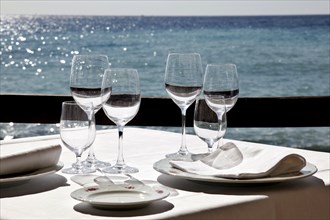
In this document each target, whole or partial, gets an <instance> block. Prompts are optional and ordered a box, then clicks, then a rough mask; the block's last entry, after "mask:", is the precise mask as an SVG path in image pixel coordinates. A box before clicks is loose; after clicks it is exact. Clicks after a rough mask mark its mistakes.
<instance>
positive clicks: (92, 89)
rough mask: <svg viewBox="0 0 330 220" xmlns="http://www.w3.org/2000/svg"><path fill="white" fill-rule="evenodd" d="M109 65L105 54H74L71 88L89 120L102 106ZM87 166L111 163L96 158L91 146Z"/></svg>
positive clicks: (101, 165)
mask: <svg viewBox="0 0 330 220" xmlns="http://www.w3.org/2000/svg"><path fill="white" fill-rule="evenodd" d="M108 67H109V62H108V57H107V56H105V55H98V54H97V55H74V56H73V60H72V66H71V74H70V89H71V94H72V96H73V98H74V100H75V101H76V102H77V103H78V105H79V106H80V107H81V108H82V109H84V110H85V112H86V113H87V114H88V118H89V120H91V119H92V117H94V115H95V114H96V112H97V111H98V110H100V108H101V107H102V97H101V84H102V78H103V74H104V71H105V70H106V69H107V68H108ZM84 164H85V165H86V166H93V167H105V166H109V165H110V163H107V162H103V161H100V160H98V159H97V158H96V156H95V152H94V148H93V146H91V148H90V150H89V154H88V157H87V159H86V160H85V161H84Z"/></svg>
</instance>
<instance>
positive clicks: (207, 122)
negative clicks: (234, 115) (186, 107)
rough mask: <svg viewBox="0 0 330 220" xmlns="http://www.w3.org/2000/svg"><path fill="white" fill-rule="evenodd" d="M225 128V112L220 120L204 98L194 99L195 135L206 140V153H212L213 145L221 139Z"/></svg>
mask: <svg viewBox="0 0 330 220" xmlns="http://www.w3.org/2000/svg"><path fill="white" fill-rule="evenodd" d="M226 129H227V117H226V112H224V113H223V114H222V118H221V120H219V119H218V116H217V114H216V113H215V112H214V111H213V110H212V109H211V108H210V107H209V106H208V105H207V103H206V101H205V99H204V98H202V97H199V98H197V99H196V103H195V111H194V131H195V133H196V135H197V136H198V137H199V138H200V139H202V140H203V141H205V142H206V144H207V148H208V154H209V153H212V151H213V145H214V143H216V142H217V141H218V140H220V139H222V138H223V136H224V135H225V133H226Z"/></svg>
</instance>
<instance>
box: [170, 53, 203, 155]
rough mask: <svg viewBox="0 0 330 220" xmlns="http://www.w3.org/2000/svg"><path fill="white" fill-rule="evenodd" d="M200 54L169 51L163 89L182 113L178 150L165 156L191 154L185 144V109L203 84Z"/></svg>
mask: <svg viewBox="0 0 330 220" xmlns="http://www.w3.org/2000/svg"><path fill="white" fill-rule="evenodd" d="M202 75H203V72H202V61H201V56H200V54H198V53H170V54H169V55H168V57H167V62H166V69H165V89H166V92H167V93H168V95H169V96H170V97H171V99H172V100H173V101H174V103H175V104H177V105H178V106H179V108H180V110H181V115H182V140H181V146H180V149H179V151H178V152H175V153H172V154H167V155H166V157H167V158H174V159H185V158H189V157H190V156H191V153H190V152H189V151H188V149H187V146H186V111H187V109H188V107H189V106H190V105H191V104H192V103H193V102H194V101H195V99H196V97H197V96H198V95H199V94H200V92H201V89H202V85H203V79H202V78H203V77H202Z"/></svg>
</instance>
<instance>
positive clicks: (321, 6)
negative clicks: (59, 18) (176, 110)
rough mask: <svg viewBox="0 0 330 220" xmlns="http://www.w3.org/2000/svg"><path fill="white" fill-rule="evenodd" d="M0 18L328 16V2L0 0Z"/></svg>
mask: <svg viewBox="0 0 330 220" xmlns="http://www.w3.org/2000/svg"><path fill="white" fill-rule="evenodd" d="M0 3H1V8H0V12H1V15H7V14H33V15H36V14H43V15H45V14H46V15H114V16H117V15H145V16H148V15H209V16H211V15H214V16H228V15H305V14H330V6H329V4H330V0H180V1H176V0H144V1H143V0H118V1H114V0H83V1H81V0H33V1H30V0H0Z"/></svg>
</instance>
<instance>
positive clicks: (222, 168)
mask: <svg viewBox="0 0 330 220" xmlns="http://www.w3.org/2000/svg"><path fill="white" fill-rule="evenodd" d="M170 164H171V165H172V167H175V168H177V169H180V170H183V171H185V172H189V173H194V174H199V175H210V176H216V177H223V178H233V179H253V178H262V177H269V176H280V175H285V174H289V173H295V172H299V171H300V170H301V169H302V168H303V167H305V165H306V160H305V158H304V157H302V156H300V155H298V154H293V153H290V152H287V151H284V150H281V149H280V148H279V149H276V148H269V149H268V148H265V147H263V148H260V147H248V146H243V145H242V146H239V147H238V146H236V145H235V144H234V143H231V142H229V143H226V144H225V145H223V146H222V147H220V148H218V149H217V150H216V151H214V152H213V153H211V154H210V155H208V156H206V157H204V158H203V159H201V160H197V161H193V162H190V161H175V160H173V161H170Z"/></svg>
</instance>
